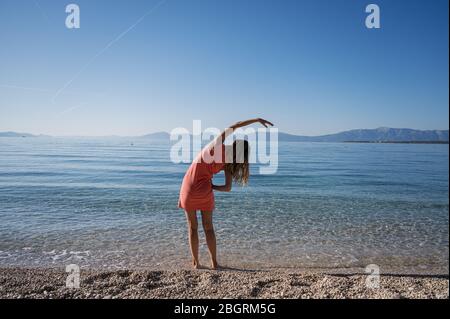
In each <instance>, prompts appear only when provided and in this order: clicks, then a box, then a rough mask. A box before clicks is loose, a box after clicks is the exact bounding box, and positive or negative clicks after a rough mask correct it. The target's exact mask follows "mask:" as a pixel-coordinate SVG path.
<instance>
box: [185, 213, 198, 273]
mask: <svg viewBox="0 0 450 319" xmlns="http://www.w3.org/2000/svg"><path fill="white" fill-rule="evenodd" d="M186 219H187V223H188V232H189V245H190V247H191V254H192V264H193V266H194V268H195V269H198V268H200V263H199V261H198V223H197V212H195V211H193V212H188V211H186Z"/></svg>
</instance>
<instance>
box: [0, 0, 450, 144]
mask: <svg viewBox="0 0 450 319" xmlns="http://www.w3.org/2000/svg"><path fill="white" fill-rule="evenodd" d="M71 2H72V3H76V4H78V5H79V7H80V9H81V28H80V29H76V30H75V29H72V30H70V29H67V28H66V26H65V20H66V16H67V14H66V13H65V7H66V5H67V4H69V3H71ZM159 2H160V0H145V1H144V0H142V1H138V0H110V1H106V0H71V1H69V0H66V1H62V0H0V131H9V130H13V131H20V132H29V133H35V134H51V135H140V134H146V133H150V132H156V131H162V130H164V131H170V130H171V129H173V128H175V127H186V128H191V127H192V120H202V121H203V124H204V126H205V127H208V126H214V127H224V126H227V125H230V124H232V123H234V122H235V121H238V120H243V119H247V118H252V117H265V118H267V119H268V120H271V121H273V122H275V124H276V125H277V127H278V128H279V129H280V130H281V131H284V132H289V133H294V134H304V135H318V134H325V133H333V132H337V131H341V130H347V129H354V128H376V127H379V126H390V127H409V128H416V129H448V127H449V122H448V116H449V106H448V104H449V96H448V94H449V93H448V85H449V77H448V68H449V65H448V55H449V51H448V50H449V43H448V37H449V35H448V26H449V17H448V11H449V8H448V6H449V4H448V3H449V2H448V0H433V1H428V0H423V1H419V0H417V1H416V0H408V1H406V0H405V1H402V0H396V1H392V0H383V1H382V0H367V1H362V0H319V1H318V0H304V1H302V0H292V1H288V0H273V1H272V0H223V1H219V0H166V1H165V2H164V3H162V4H160V5H159V6H158V3H159ZM369 3H376V4H378V5H379V6H380V8H381V29H378V30H375V29H371V30H369V29H367V28H366V27H365V18H366V15H367V14H366V13H365V7H366V5H367V4H369ZM155 7H156V8H155ZM153 9H154V10H153ZM152 10H153V11H152ZM148 12H150V13H149V14H147V15H146V16H145V17H144V18H143V19H141V20H140V18H141V17H143V16H144V15H145V14H146V13H148ZM137 22H138V23H137ZM136 23H137V24H136ZM125 31H128V32H126V33H125Z"/></svg>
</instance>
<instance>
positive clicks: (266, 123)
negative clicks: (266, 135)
mask: <svg viewBox="0 0 450 319" xmlns="http://www.w3.org/2000/svg"><path fill="white" fill-rule="evenodd" d="M258 122H259V123H261V125H263V126H264V127H269V126H273V123H271V122H269V121H267V120H265V119H261V118H258Z"/></svg>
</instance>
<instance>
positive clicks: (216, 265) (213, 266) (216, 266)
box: [211, 260, 220, 270]
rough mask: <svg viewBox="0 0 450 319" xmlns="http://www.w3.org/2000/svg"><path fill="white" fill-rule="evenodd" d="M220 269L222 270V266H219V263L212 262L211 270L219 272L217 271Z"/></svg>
mask: <svg viewBox="0 0 450 319" xmlns="http://www.w3.org/2000/svg"><path fill="white" fill-rule="evenodd" d="M219 268H220V266H219V264H218V263H217V261H215V260H212V261H211V269H212V270H217V269H219Z"/></svg>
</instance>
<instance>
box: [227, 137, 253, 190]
mask: <svg viewBox="0 0 450 319" xmlns="http://www.w3.org/2000/svg"><path fill="white" fill-rule="evenodd" d="M249 153H250V147H249V144H248V141H246V140H236V141H234V143H233V162H232V163H227V164H226V165H225V169H226V170H227V171H228V172H229V173H230V174H231V176H232V177H233V181H234V182H236V183H238V184H240V185H242V186H245V185H247V184H248V179H249V176H250V165H249V160H248V158H249Z"/></svg>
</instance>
